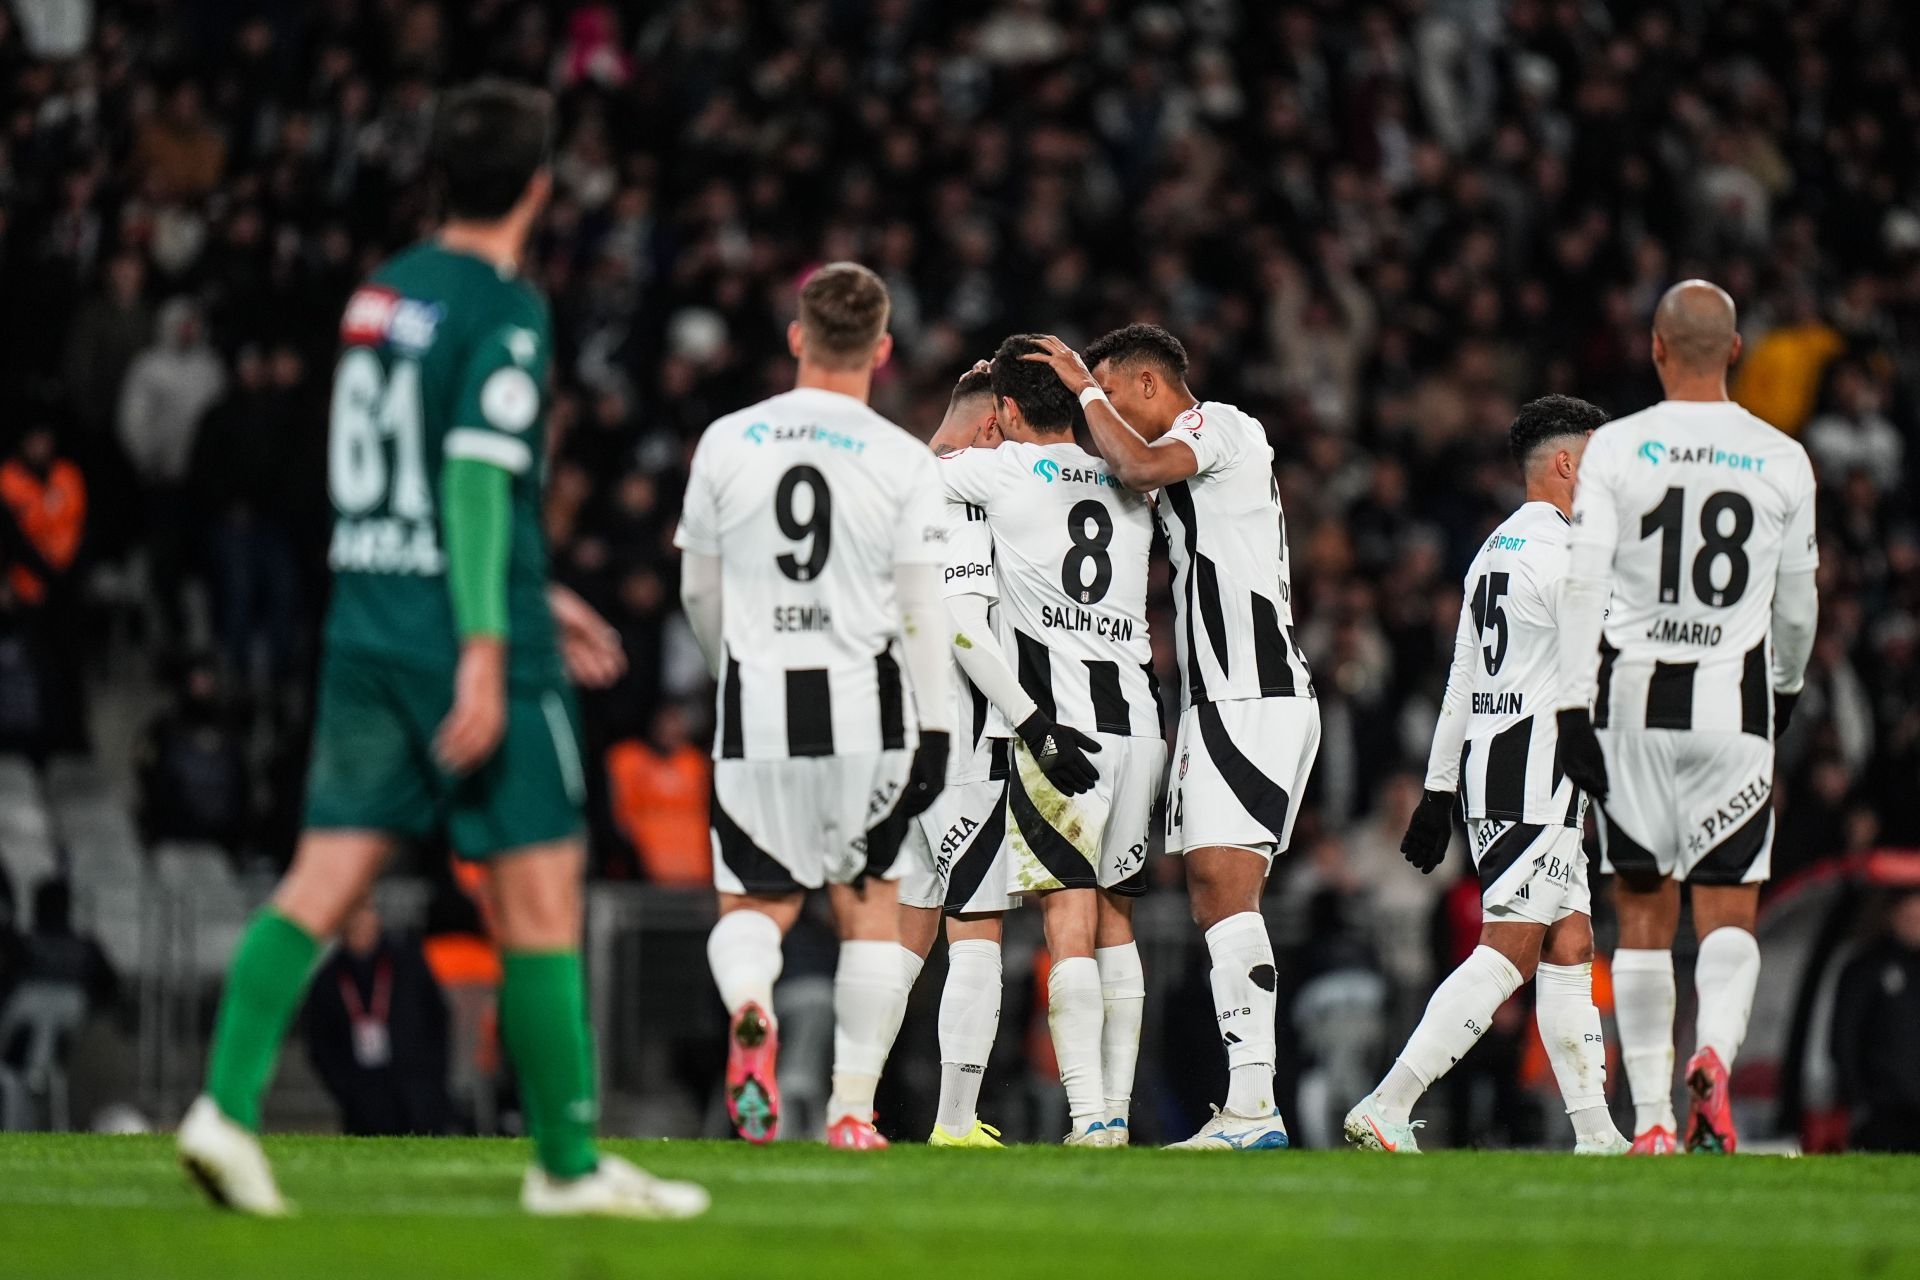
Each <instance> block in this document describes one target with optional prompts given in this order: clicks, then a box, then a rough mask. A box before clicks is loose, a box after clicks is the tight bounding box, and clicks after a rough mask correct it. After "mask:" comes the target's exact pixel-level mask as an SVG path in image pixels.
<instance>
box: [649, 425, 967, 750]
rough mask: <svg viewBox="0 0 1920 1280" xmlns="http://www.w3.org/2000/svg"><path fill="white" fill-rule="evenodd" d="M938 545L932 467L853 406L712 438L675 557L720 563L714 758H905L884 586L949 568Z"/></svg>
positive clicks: (905, 728) (904, 691)
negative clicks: (923, 570) (914, 567)
mask: <svg viewBox="0 0 1920 1280" xmlns="http://www.w3.org/2000/svg"><path fill="white" fill-rule="evenodd" d="M947 529H948V519H947V513H946V510H945V507H944V504H943V501H942V496H941V492H940V484H939V477H938V475H937V474H936V472H935V469H934V460H933V455H932V454H931V453H930V452H928V450H927V448H926V446H925V445H923V444H921V443H920V442H919V441H917V440H915V439H914V438H913V437H912V436H910V435H908V434H907V433H906V432H905V431H903V430H901V429H900V428H899V427H897V426H895V425H894V424H893V423H891V422H889V421H887V419H885V418H883V417H881V416H880V415H879V414H878V413H875V412H874V411H873V410H872V409H870V408H869V407H867V405H865V404H864V403H862V402H860V401H858V400H855V399H853V398H851V397H849V396H844V395H840V394H837V393H835V392H831V391H823V390H819V389H816V388H805V387H803V388H797V389H795V390H793V391H789V392H786V393H784V394H782V395H777V396H774V397H773V398H771V399H769V400H764V401H762V402H761V403H759V404H757V405H754V406H752V407H751V408H747V409H743V410H741V411H740V412H738V413H731V414H728V415H727V416H726V417H724V418H720V419H719V420H717V421H716V422H714V423H713V425H712V426H710V427H708V428H707V430H706V433H705V434H704V435H702V436H701V438H700V444H699V446H698V447H697V448H696V449H695V451H694V457H693V467H692V471H691V473H690V474H689V476H688V479H687V495H686V504H685V506H684V508H683V510H682V512H681V519H680V527H679V530H678V531H677V533H676V534H675V535H674V544H675V545H676V546H678V547H680V548H681V549H682V550H684V551H690V552H694V553H697V554H701V555H708V556H716V557H718V558H719V559H720V562H721V601H722V603H721V627H722V644H723V648H724V653H723V655H722V660H721V678H720V690H719V702H718V706H717V709H716V710H717V718H718V721H719V725H720V731H719V732H718V733H717V734H716V735H715V741H714V753H715V755H716V756H717V757H719V758H721V759H729V758H745V759H779V758H784V757H790V756H822V755H836V754H848V753H858V752H872V751H881V750H893V749H898V748H903V747H908V746H911V745H913V741H914V737H913V733H912V729H911V726H912V725H913V724H914V723H915V718H914V717H913V716H912V715H911V714H910V711H911V690H910V689H908V688H907V682H906V679H905V676H904V672H903V669H902V663H903V658H902V655H901V652H900V638H901V636H900V627H901V616H900V604H899V600H898V599H897V597H896V594H895V591H894V579H893V574H894V568H895V566H896V565H903V564H927V565H936V566H941V567H944V566H945V565H946V563H947Z"/></svg>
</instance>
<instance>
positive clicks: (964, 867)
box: [945, 774, 1007, 916]
mask: <svg viewBox="0 0 1920 1280" xmlns="http://www.w3.org/2000/svg"><path fill="white" fill-rule="evenodd" d="M1000 776H1001V777H1003V778H1004V777H1005V776H1006V775H1005V774H1002V775H1000ZM1006 838H1007V793H1006V788H1004V787H1003V788H1001V791H1000V800H999V802H998V803H997V804H995V805H994V806H993V810H992V812H990V813H989V814H987V819H986V821H985V822H982V823H981V824H980V828H979V830H977V831H975V832H974V833H973V839H971V840H969V841H967V844H966V847H965V848H963V849H962V850H960V852H959V853H957V854H955V855H954V857H953V869H952V870H951V871H950V872H948V874H947V900H946V903H945V906H946V910H947V914H949V915H956V916H957V915H959V914H961V913H962V912H964V911H965V910H966V909H967V903H969V902H971V901H972V900H973V895H974V894H976V893H978V892H980V886H981V885H983V884H985V883H986V882H987V872H989V871H991V870H993V858H994V855H995V854H997V853H999V852H1000V845H1001V844H1002V843H1003V842H1004V841H1005V840H1006Z"/></svg>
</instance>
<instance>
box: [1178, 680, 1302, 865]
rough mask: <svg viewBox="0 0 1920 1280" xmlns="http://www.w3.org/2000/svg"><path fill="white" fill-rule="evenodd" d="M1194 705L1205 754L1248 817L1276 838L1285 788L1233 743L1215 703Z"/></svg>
mask: <svg viewBox="0 0 1920 1280" xmlns="http://www.w3.org/2000/svg"><path fill="white" fill-rule="evenodd" d="M1194 709H1195V710H1196V711H1198V712H1199V713H1200V741H1201V742H1202V743H1204V744H1205V745H1206V748H1207V755H1208V756H1210V757H1212V759H1213V765H1214V768H1216V769H1218V770H1219V771H1220V777H1221V778H1222V779H1223V780H1225V782H1226V784H1227V789H1228V790H1229V791H1231V792H1233V798H1234V799H1236V800H1238V801H1239V802H1240V807H1241V808H1243V809H1245V810H1246V811H1247V815H1248V816H1249V817H1251V818H1252V819H1253V820H1254V821H1255V822H1257V823H1259V824H1260V825H1261V826H1263V827H1265V828H1266V829H1267V830H1268V832H1269V833H1271V834H1272V836H1273V838H1274V839H1275V840H1278V839H1280V833H1281V832H1283V831H1285V830H1286V829H1287V810H1288V809H1289V808H1291V807H1292V804H1293V800H1292V798H1291V797H1290V796H1288V795H1287V790H1286V788H1285V787H1283V786H1281V785H1280V784H1279V783H1277V782H1275V781H1274V780H1273V779H1272V778H1269V777H1268V776H1267V775H1266V774H1264V773H1262V772H1260V767H1259V766H1258V765H1256V764H1254V762H1253V761H1251V760H1249V759H1247V757H1246V756H1245V755H1244V754H1243V753H1242V752H1241V750H1240V748H1239V747H1237V746H1235V745H1234V742H1233V738H1232V737H1231V736H1229V735H1228V733H1227V725H1226V721H1224V720H1222V719H1221V718H1220V708H1219V706H1218V705H1216V704H1214V703H1211V702H1202V703H1200V704H1198V705H1197V706H1196V707H1195V708H1194Z"/></svg>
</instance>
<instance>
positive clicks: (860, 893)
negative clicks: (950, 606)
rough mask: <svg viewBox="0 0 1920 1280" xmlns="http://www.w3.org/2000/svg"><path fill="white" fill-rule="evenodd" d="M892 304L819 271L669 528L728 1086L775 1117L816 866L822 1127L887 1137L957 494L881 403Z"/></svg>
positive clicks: (692, 477) (709, 440) (749, 1106)
mask: <svg viewBox="0 0 1920 1280" xmlns="http://www.w3.org/2000/svg"><path fill="white" fill-rule="evenodd" d="M887 314H888V299H887V291H886V286H885V285H883V284H882V283H881V282H880V279H879V277H877V276H875V275H874V274H873V272H871V271H869V270H868V269H867V268H865V267H862V266H859V265H857V264H855V263H850V262H841V263H832V264H829V265H828V266H824V267H822V268H820V269H819V270H818V271H816V272H815V273H814V274H813V275H812V276H810V277H809V278H808V280H807V282H806V284H805V285H803V286H802V288H801V290H800V307H799V318H798V319H797V320H795V321H794V323H793V324H792V325H791V326H789V328H788V331H787V343H788V346H789V348H790V349H791V350H792V352H793V354H794V356H795V358H796V359H798V361H799V365H800V368H799V376H798V379H797V385H796V386H795V388H794V389H793V390H792V391H789V392H786V393H784V394H781V395H777V396H774V397H773V398H772V399H770V400H765V401H762V402H761V403H759V404H757V405H754V406H753V407H751V408H749V409H743V410H741V411H740V412H738V413H731V414H728V415H727V416H726V417H724V418H721V419H719V420H718V421H716V422H715V423H714V424H713V425H712V426H710V427H708V428H707V431H706V434H705V435H703V436H702V437H701V439H700V444H699V447H698V448H697V449H696V451H695V453H694V457H693V466H692V470H691V473H690V474H689V476H688V479H687V498H686V505H685V508H684V511H683V513H682V516H681V522H680V528H679V531H678V533H677V534H676V535H675V538H674V541H675V544H676V545H677V546H679V547H680V548H681V550H682V551H683V552H684V553H685V557H684V561H683V564H682V588H681V597H682V600H683V602H684V603H685V606H686V611H687V619H688V621H689V623H691V624H692V627H693V630H694V633H695V635H696V637H697V638H698V640H699V642H700V646H701V649H702V650H703V651H704V652H705V654H706V656H707V661H708V663H709V665H710V666H711V668H712V670H713V673H714V676H715V678H716V679H717V680H718V681H719V686H720V688H719V699H718V708H717V711H716V720H717V722H718V726H719V727H718V730H717V732H716V733H715V735H714V739H715V740H714V747H713V754H714V757H715V759H714V770H713V851H714V860H713V862H714V865H713V871H714V886H715V888H717V889H718V890H719V893H720V912H721V915H720V920H719V923H717V924H716V925H714V927H713V933H712V935H711V936H710V937H709V938H708V940H707V958H708V961H709V963H710V964H711V965H712V967H713V977H714V981H715V983H716V984H717V985H718V986H719V988H720V996H721V999H722V1000H724V1001H725V1002H726V1006H727V1012H728V1017H729V1022H728V1039H727V1105H728V1109H729V1111H730V1113H731V1114H732V1116H733V1121H734V1124H735V1126H736V1127H737V1128H738V1129H739V1131H740V1133H741V1135H742V1136H743V1137H745V1138H747V1139H748V1140H749V1141H753V1142H768V1141H771V1140H772V1139H773V1138H774V1136H775V1135H776V1133H777V1130H778V1123H779V1099H778V1092H777V1089H776V1083H775V1048H776V1045H777V1043H778V1037H777V1022H776V1020H775V1018H774V1011H773V986H774V982H775V981H776V980H777V979H778V978H779V976H780V965H781V955H780V941H781V937H782V935H783V934H784V933H785V932H786V930H787V929H789V928H790V927H791V926H792V925H793V922H794V920H795V919H796V918H797V916H798V915H799V912H800V907H801V903H802V899H803V897H804V894H805V891H806V890H809V889H817V888H819V887H821V886H822V885H823V884H824V885H826V886H827V888H828V893H829V896H830V897H831V900H832V903H833V909H834V915H835V917H836V919H837V920H838V922H839V928H840V937H841V943H840V962H839V967H838V970H837V972H836V973H835V976H834V999H833V1005H834V1024H835V1025H834V1050H833V1059H834V1061H833V1093H832V1096H831V1097H830V1099H829V1100H828V1104H827V1120H828V1129H827V1140H828V1142H829V1143H830V1144H831V1145H833V1146H838V1147H860V1148H866V1147H880V1146H885V1145H886V1142H885V1139H883V1138H882V1137H881V1136H880V1134H879V1132H878V1131H877V1130H876V1129H875V1128H874V1124H873V1094H874V1089H875V1087H876V1085H877V1084H878V1082H879V1078H880V1071H881V1068H882V1066H883V1065H884V1064H885V1061H886V1055H887V1050H888V1048H889V1047H890V1046H891V1045H892V1043H893V1038H894V1035H895V1034H896V1033H897V1032H898V1031H899V1028H900V1020H901V1017H902V1016H903V1014H904V1013H905V1010H906V999H907V982H906V977H907V975H906V972H905V970H904V968H903V966H902V964H901V961H900V944H899V939H900V926H899V919H898V903H897V898H896V896H895V889H894V885H893V883H892V881H890V880H888V879H886V878H885V877H886V875H887V874H888V873H889V872H890V871H891V869H892V867H893V864H894V861H895V856H896V854H897V853H898V852H899V848H900V841H901V837H902V835H903V834H904V833H905V831H906V826H907V823H908V821H909V820H910V819H911V818H913V817H914V816H915V815H917V814H919V813H922V812H924V811H925V810H926V808H927V807H928V806H929V805H930V804H931V803H932V802H933V800H934V799H935V798H936V797H937V796H938V794H939V792H940V790H941V787H942V786H943V784H944V781H945V775H946V758H947V745H948V732H949V730H950V728H951V718H952V715H953V699H952V695H951V691H950V689H949V682H948V675H947V666H948V663H947V656H946V651H945V650H946V636H947V630H946V611H945V605H944V604H943V603H942V602H941V597H940V579H941V574H942V571H943V570H944V568H945V565H946V521H945V512H944V509H943V506H942V503H943V497H942V495H941V492H940V481H939V476H938V475H937V474H936V468H935V466H934V463H933V460H932V458H931V457H930V456H929V455H928V453H927V451H926V449H925V448H924V447H922V446H921V445H920V443H919V442H918V441H917V440H915V439H914V438H913V437H912V436H910V435H908V434H907V433H906V432H904V431H902V430H901V429H900V428H899V427H897V426H895V425H894V424H893V423H891V422H888V421H887V420H886V419H885V418H882V417H881V416H880V415H879V414H877V413H875V412H874V411H873V410H872V409H870V408H868V407H867V403H866V402H867V394H868V391H869V388H870V386H871V381H872V377H873V371H874V369H876V368H877V367H879V366H880V365H881V364H882V363H884V362H885V361H886V359H887V356H888V354H889V353H890V352H891V350H892V340H891V338H890V337H889V335H888V334H887V331H886V326H887ZM903 664H904V671H903ZM916 716H917V718H918V734H917V736H916V733H915V724H914V720H915V717H916Z"/></svg>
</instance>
